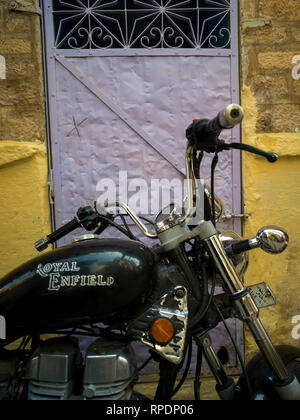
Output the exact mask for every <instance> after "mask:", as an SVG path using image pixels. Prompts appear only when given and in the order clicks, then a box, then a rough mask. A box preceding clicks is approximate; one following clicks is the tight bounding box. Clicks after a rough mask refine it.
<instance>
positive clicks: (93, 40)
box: [53, 0, 231, 49]
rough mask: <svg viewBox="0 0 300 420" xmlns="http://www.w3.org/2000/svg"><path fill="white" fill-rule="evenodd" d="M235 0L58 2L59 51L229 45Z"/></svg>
mask: <svg viewBox="0 0 300 420" xmlns="http://www.w3.org/2000/svg"><path fill="white" fill-rule="evenodd" d="M230 11H231V8H230V0H147V1H145V0H53V17H54V27H55V46H56V48H57V49H65V48H73V49H107V48H147V49H154V48H229V47H230Z"/></svg>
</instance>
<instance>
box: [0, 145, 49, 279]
mask: <svg viewBox="0 0 300 420" xmlns="http://www.w3.org/2000/svg"><path fill="white" fill-rule="evenodd" d="M0 202H1V206H0V220H1V235H0V250H1V251H0V255H1V257H0V277H2V275H4V274H6V273H7V272H9V271H11V270H12V269H14V268H15V267H16V266H17V265H19V264H22V263H24V262H26V261H27V260H28V259H30V258H33V257H34V256H36V255H37V254H38V253H37V251H36V250H35V248H34V246H33V244H34V243H35V242H36V241H37V240H38V239H40V238H41V237H43V236H44V235H45V233H49V232H50V231H51V224H50V214H49V201H48V168H47V151H46V146H45V144H43V143H41V142H39V141H36V142H16V141H1V142H0Z"/></svg>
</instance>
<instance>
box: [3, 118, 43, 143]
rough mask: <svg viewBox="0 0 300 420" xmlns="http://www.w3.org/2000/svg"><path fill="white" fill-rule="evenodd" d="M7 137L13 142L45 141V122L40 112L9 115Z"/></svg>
mask: <svg viewBox="0 0 300 420" xmlns="http://www.w3.org/2000/svg"><path fill="white" fill-rule="evenodd" d="M6 122H7V129H6V136H7V138H9V139H12V140H23V141H33V140H36V139H43V135H42V134H41V133H42V132H43V128H44V127H43V122H42V121H41V116H40V114H39V113H38V112H33V111H32V112H28V111H27V112H26V113H25V114H23V113H22V112H20V113H19V114H17V113H13V114H12V115H10V114H9V113H8V115H7V121H6Z"/></svg>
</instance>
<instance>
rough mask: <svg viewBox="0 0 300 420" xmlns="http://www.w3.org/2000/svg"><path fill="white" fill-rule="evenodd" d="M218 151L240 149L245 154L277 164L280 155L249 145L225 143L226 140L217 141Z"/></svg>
mask: <svg viewBox="0 0 300 420" xmlns="http://www.w3.org/2000/svg"><path fill="white" fill-rule="evenodd" d="M217 148H218V151H220V152H221V151H222V150H229V149H238V150H244V151H245V152H250V153H254V154H255V155H259V156H263V157H265V158H266V159H267V160H268V161H269V162H270V163H274V162H277V160H278V155H277V154H276V153H268V152H265V151H264V150H261V149H258V148H257V147H253V146H250V145H249V144H242V143H225V141H224V140H217Z"/></svg>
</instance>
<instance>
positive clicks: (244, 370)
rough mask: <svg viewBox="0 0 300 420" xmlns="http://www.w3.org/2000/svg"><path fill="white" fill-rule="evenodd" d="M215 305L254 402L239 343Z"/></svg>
mask: <svg viewBox="0 0 300 420" xmlns="http://www.w3.org/2000/svg"><path fill="white" fill-rule="evenodd" d="M213 303H214V306H215V308H216V310H217V312H218V314H219V316H220V318H221V320H222V322H223V324H224V327H225V328H226V331H227V333H228V335H229V337H230V340H231V341H232V344H233V346H234V348H235V351H236V354H237V356H238V358H239V361H240V364H241V367H242V370H243V374H244V376H245V380H246V383H247V388H248V392H249V396H250V398H251V400H253V394H252V388H251V384H250V380H249V376H248V373H247V369H246V366H245V363H244V360H243V358H242V355H241V352H240V350H239V348H238V346H237V343H236V341H235V339H234V338H233V336H232V334H231V331H230V329H229V326H228V323H227V322H226V320H225V318H224V316H223V314H222V311H221V310H220V308H219V306H218V305H217V304H216V302H215V301H213Z"/></svg>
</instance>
